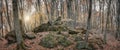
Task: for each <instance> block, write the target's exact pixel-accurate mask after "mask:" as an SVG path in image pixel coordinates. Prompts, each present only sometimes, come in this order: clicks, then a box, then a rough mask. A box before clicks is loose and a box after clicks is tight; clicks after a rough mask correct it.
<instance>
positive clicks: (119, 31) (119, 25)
mask: <svg viewBox="0 0 120 50" xmlns="http://www.w3.org/2000/svg"><path fill="white" fill-rule="evenodd" d="M116 7H117V17H116V39H118V40H120V0H117V6H116Z"/></svg>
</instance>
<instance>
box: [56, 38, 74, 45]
mask: <svg viewBox="0 0 120 50" xmlns="http://www.w3.org/2000/svg"><path fill="white" fill-rule="evenodd" d="M58 43H59V45H62V46H64V47H67V46H70V45H71V44H72V42H71V41H70V40H68V39H67V38H66V37H64V36H59V38H58Z"/></svg>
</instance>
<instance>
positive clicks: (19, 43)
mask: <svg viewBox="0 0 120 50" xmlns="http://www.w3.org/2000/svg"><path fill="white" fill-rule="evenodd" d="M12 4H13V17H14V29H15V34H16V40H17V50H25V48H24V43H23V38H22V31H21V28H20V26H21V25H20V20H19V15H18V0H13V1H12Z"/></svg>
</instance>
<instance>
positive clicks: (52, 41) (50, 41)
mask: <svg viewBox="0 0 120 50" xmlns="http://www.w3.org/2000/svg"><path fill="white" fill-rule="evenodd" d="M40 45H41V46H43V47H46V48H54V47H56V46H57V41H56V38H55V36H54V35H52V34H48V35H46V36H45V37H43V38H42V39H41V42H40Z"/></svg>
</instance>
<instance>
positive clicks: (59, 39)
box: [40, 33, 72, 48]
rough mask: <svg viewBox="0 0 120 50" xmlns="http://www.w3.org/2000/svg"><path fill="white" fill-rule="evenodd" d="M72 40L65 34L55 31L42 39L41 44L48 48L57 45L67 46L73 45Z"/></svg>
mask: <svg viewBox="0 0 120 50" xmlns="http://www.w3.org/2000/svg"><path fill="white" fill-rule="evenodd" d="M71 44H72V42H71V41H70V40H68V39H67V38H66V37H65V36H63V35H60V34H55V33H50V34H48V35H46V36H45V37H43V38H42V39H41V42H40V45H41V46H43V47H46V48H54V47H56V46H57V45H61V46H63V47H67V46H69V45H71Z"/></svg>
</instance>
